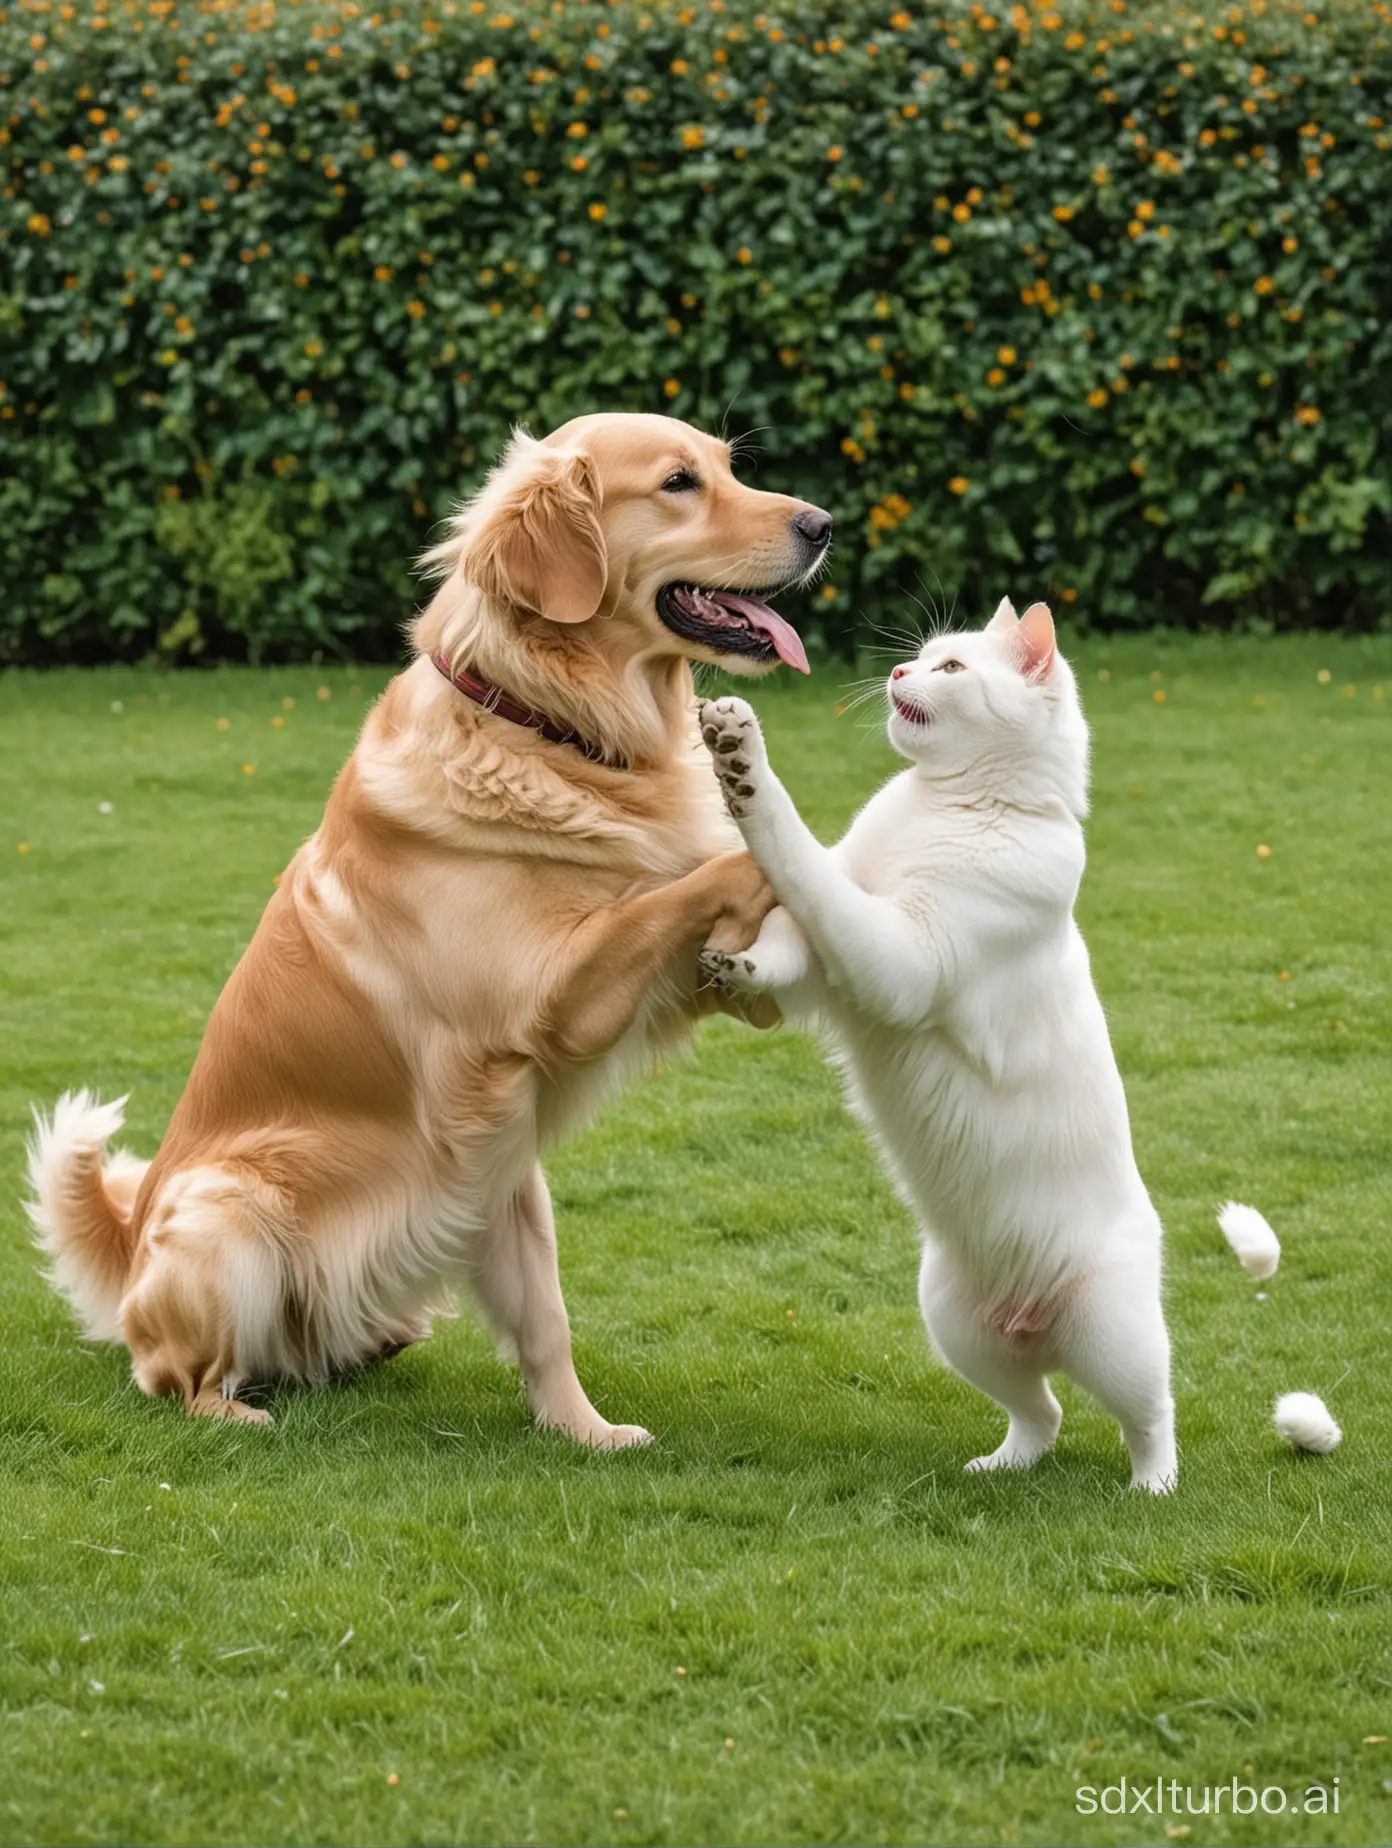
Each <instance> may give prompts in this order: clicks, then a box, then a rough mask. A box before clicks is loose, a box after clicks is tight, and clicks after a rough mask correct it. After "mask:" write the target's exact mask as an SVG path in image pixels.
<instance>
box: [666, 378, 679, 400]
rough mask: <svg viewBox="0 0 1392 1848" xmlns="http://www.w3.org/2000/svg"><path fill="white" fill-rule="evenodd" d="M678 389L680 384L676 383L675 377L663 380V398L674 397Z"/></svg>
mask: <svg viewBox="0 0 1392 1848" xmlns="http://www.w3.org/2000/svg"><path fill="white" fill-rule="evenodd" d="M680 390H681V386H680V385H679V384H678V383H677V381H676V379H665V380H664V381H663V385H662V395H663V397H664V398H675V397H676V395H677V393H678V392H679V391H680Z"/></svg>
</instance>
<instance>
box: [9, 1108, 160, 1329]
mask: <svg viewBox="0 0 1392 1848" xmlns="http://www.w3.org/2000/svg"><path fill="white" fill-rule="evenodd" d="M125 1114H126V1100H125V1098H124V1097H118V1098H117V1099H116V1101H115V1102H114V1103H111V1104H103V1103H101V1102H100V1101H99V1100H98V1098H96V1097H95V1096H94V1095H93V1094H92V1092H90V1091H69V1092H67V1093H66V1094H65V1095H64V1096H62V1097H60V1098H59V1099H58V1102H57V1104H56V1105H55V1106H54V1109H53V1114H52V1116H50V1117H44V1116H41V1115H40V1114H39V1112H38V1111H37V1110H36V1111H35V1112H34V1134H33V1137H32V1138H31V1140H30V1143H29V1191H30V1195H31V1197H30V1198H29V1199H28V1200H27V1201H26V1202H25V1210H26V1211H27V1212H28V1214H29V1218H30V1220H31V1221H32V1223H33V1227H34V1232H35V1235H36V1238H37V1242H38V1243H39V1245H40V1246H41V1247H42V1248H43V1250H45V1251H46V1252H47V1253H48V1256H49V1259H50V1260H51V1262H50V1267H49V1280H50V1282H51V1283H52V1284H53V1285H54V1287H55V1289H58V1290H61V1291H62V1293H63V1295H64V1296H66V1297H67V1299H68V1301H69V1302H70V1303H71V1304H72V1306H73V1308H74V1309H75V1310H76V1311H77V1313H78V1316H79V1317H80V1319H81V1321H82V1324H83V1327H84V1328H85V1329H86V1331H87V1333H88V1334H89V1335H90V1336H91V1337H92V1338H93V1339H94V1340H97V1341H119V1340H120V1339H121V1325H120V1319H119V1316H118V1311H119V1309H120V1306H121V1298H122V1296H124V1294H125V1290H126V1278H127V1277H128V1275H129V1273H130V1265H131V1256H132V1253H133V1251H134V1248H135V1239H134V1236H133V1233H132V1228H131V1215H132V1213H133V1212H134V1209H135V1200H136V1195H137V1194H138V1193H139V1191H140V1183H141V1181H142V1180H143V1179H144V1178H145V1170H146V1169H147V1168H148V1167H149V1165H150V1164H149V1162H148V1161H139V1160H137V1158H136V1157H135V1156H134V1155H127V1154H125V1153H123V1152H121V1151H119V1150H118V1151H117V1152H116V1153H114V1154H113V1155H112V1156H111V1157H110V1159H109V1160H108V1159H107V1154H106V1145H107V1143H108V1142H109V1141H110V1140H111V1138H112V1137H113V1136H114V1135H115V1134H116V1132H117V1131H118V1130H119V1129H120V1127H121V1124H122V1123H123V1121H124V1120H125Z"/></svg>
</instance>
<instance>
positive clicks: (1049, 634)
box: [1015, 603, 1054, 680]
mask: <svg viewBox="0 0 1392 1848" xmlns="http://www.w3.org/2000/svg"><path fill="white" fill-rule="evenodd" d="M1015 634H1016V636H1017V637H1018V639H1019V643H1020V655H1021V659H1020V671H1021V673H1023V674H1026V675H1028V676H1029V677H1030V678H1031V679H1034V680H1042V679H1043V678H1044V677H1045V675H1046V674H1047V673H1048V672H1049V669H1050V668H1051V667H1052V666H1053V665H1054V619H1053V617H1052V616H1051V615H1050V614H1049V606H1048V604H1047V603H1031V605H1030V606H1029V608H1028V609H1027V610H1026V611H1025V613H1024V615H1023V616H1022V617H1021V618H1020V626H1019V628H1018V629H1017V630H1016V631H1015Z"/></svg>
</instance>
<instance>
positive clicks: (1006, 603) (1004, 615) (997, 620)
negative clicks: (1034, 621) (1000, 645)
mask: <svg viewBox="0 0 1392 1848" xmlns="http://www.w3.org/2000/svg"><path fill="white" fill-rule="evenodd" d="M1018 620H1019V618H1018V617H1017V616H1016V614H1015V605H1014V604H1013V603H1012V602H1011V601H1010V599H1009V597H1002V598H1001V600H1000V602H999V603H998V604H997V605H996V613H995V615H994V616H993V617H992V618H991V620H990V621H989V622H988V623H987V625H986V633H987V634H988V635H999V634H1000V633H1001V631H1002V630H1005V631H1008V632H1009V634H1011V635H1013V634H1014V633H1015V624H1016V623H1017V621H1018Z"/></svg>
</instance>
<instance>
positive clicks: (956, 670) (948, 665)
mask: <svg viewBox="0 0 1392 1848" xmlns="http://www.w3.org/2000/svg"><path fill="white" fill-rule="evenodd" d="M963 671H964V670H963V665H962V663H961V662H960V661H939V662H938V665H937V666H936V667H935V668H934V669H933V672H934V673H935V674H960V673H962V672H963Z"/></svg>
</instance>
